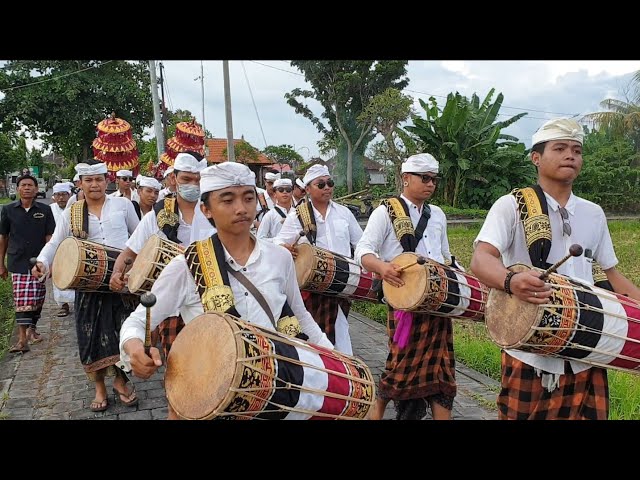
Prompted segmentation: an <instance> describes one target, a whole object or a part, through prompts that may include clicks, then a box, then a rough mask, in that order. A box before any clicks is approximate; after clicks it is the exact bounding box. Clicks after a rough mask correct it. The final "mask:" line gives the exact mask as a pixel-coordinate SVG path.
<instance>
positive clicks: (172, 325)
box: [109, 153, 215, 355]
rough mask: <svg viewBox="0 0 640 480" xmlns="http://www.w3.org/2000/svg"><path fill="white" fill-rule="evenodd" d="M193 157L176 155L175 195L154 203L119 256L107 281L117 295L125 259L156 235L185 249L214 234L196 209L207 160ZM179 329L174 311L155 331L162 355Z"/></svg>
mask: <svg viewBox="0 0 640 480" xmlns="http://www.w3.org/2000/svg"><path fill="white" fill-rule="evenodd" d="M196 156H199V155H198V154H195V155H194V154H193V153H179V154H178V155H177V156H176V160H175V163H174V166H173V168H174V171H173V173H174V174H175V176H176V182H177V184H176V185H177V187H176V188H177V192H178V193H177V195H175V196H167V197H165V198H164V199H162V200H161V201H159V202H157V203H156V204H155V205H154V207H153V210H152V211H151V212H150V213H149V215H145V216H144V218H143V219H142V221H141V222H140V225H138V228H136V231H135V232H134V233H133V235H132V236H131V238H130V239H129V240H128V241H127V246H126V248H125V249H124V250H123V251H122V253H121V254H120V255H119V256H118V260H117V261H116V264H115V266H114V274H113V275H111V281H110V282H109V286H110V288H111V289H112V290H113V291H116V292H120V291H122V290H123V288H124V286H125V281H124V280H121V279H120V278H121V273H122V271H123V270H124V268H125V266H126V265H125V260H126V259H127V258H129V259H130V260H131V261H132V262H133V261H134V260H135V259H136V257H137V256H138V254H139V253H140V251H141V250H142V248H143V247H144V245H145V243H147V240H149V238H150V237H151V236H152V235H154V234H155V235H158V236H159V237H160V238H162V239H165V240H170V241H172V242H174V243H177V244H179V245H182V246H183V247H186V246H188V245H189V244H190V243H191V242H194V241H196V240H201V239H202V238H208V237H210V236H211V235H213V233H215V229H213V227H212V226H211V225H210V224H209V222H208V221H206V219H205V218H204V217H203V215H202V212H200V209H199V208H197V207H198V200H199V198H200V187H199V185H200V172H201V171H202V169H203V168H205V167H206V166H207V161H206V160H205V159H204V158H203V157H201V156H200V158H197V157H196ZM198 216H200V217H202V220H203V221H202V222H200V223H199V224H197V225H196V222H195V221H194V220H195V219H196V218H197V217H198ZM205 227H206V228H205ZM125 280H126V279H125ZM182 327H184V322H183V321H182V319H181V318H180V317H179V316H178V315H177V313H176V312H174V314H173V315H172V316H169V317H168V318H167V319H166V320H165V321H164V322H163V323H162V325H161V326H160V328H159V331H158V332H159V334H160V343H161V344H162V347H163V350H164V353H165V355H168V354H169V350H171V344H172V343H173V340H175V337H176V335H178V333H179V332H180V330H181V329H182Z"/></svg>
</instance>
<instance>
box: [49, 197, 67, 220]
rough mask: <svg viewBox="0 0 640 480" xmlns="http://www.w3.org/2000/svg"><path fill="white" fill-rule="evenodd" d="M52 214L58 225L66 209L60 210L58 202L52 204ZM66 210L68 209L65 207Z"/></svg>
mask: <svg viewBox="0 0 640 480" xmlns="http://www.w3.org/2000/svg"><path fill="white" fill-rule="evenodd" d="M49 206H50V207H51V213H53V219H54V220H55V221H56V225H57V224H58V223H60V216H61V215H62V212H64V208H60V206H59V205H58V204H57V203H56V202H51V205H49ZM65 208H66V207H65Z"/></svg>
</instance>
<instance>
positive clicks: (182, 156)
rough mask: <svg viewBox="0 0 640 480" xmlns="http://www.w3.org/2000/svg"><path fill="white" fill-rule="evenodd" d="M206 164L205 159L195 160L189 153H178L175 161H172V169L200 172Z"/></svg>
mask: <svg viewBox="0 0 640 480" xmlns="http://www.w3.org/2000/svg"><path fill="white" fill-rule="evenodd" d="M206 166H207V159H206V158H203V159H202V160H200V161H198V160H196V157H194V156H193V155H191V154H189V153H179V154H178V155H177V156H176V161H175V162H173V169H174V170H178V171H179V172H190V173H200V171H201V170H202V169H203V168H206Z"/></svg>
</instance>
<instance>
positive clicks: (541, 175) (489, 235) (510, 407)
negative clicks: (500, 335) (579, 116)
mask: <svg viewBox="0 0 640 480" xmlns="http://www.w3.org/2000/svg"><path fill="white" fill-rule="evenodd" d="M582 140H583V130H582V127H581V126H580V125H579V124H578V123H577V122H576V121H575V120H572V119H567V118H559V119H555V120H550V121H548V122H546V123H545V124H544V125H543V126H542V127H541V128H540V129H539V130H538V131H537V132H536V133H535V134H534V135H533V140H532V145H533V146H532V148H531V161H532V162H533V164H534V165H535V166H536V167H537V169H538V184H537V185H535V186H533V187H530V188H522V189H515V190H514V191H513V192H511V193H510V194H507V195H504V196H502V197H501V198H499V199H498V200H497V201H496V202H495V203H494V204H493V206H492V207H491V210H490V211H489V213H488V215H487V218H486V220H485V222H484V225H483V226H482V229H481V230H480V233H479V234H478V236H477V238H476V240H475V242H474V244H475V251H474V253H473V258H472V260H471V269H472V270H473V272H474V274H476V275H477V277H478V279H479V280H480V281H482V282H484V283H485V284H486V285H487V286H488V287H490V288H493V289H499V290H504V291H506V292H507V293H508V294H510V295H514V296H515V297H517V298H518V299H520V300H521V301H523V302H528V303H531V304H537V305H542V304H548V303H549V302H550V299H551V297H552V290H551V289H550V288H549V286H548V284H546V283H545V281H544V280H541V279H540V278H539V276H540V273H539V272H536V271H534V270H527V271H525V272H520V273H514V272H513V271H510V270H508V269H507V268H506V267H505V266H509V265H513V264H514V263H522V264H526V265H533V266H535V267H538V268H541V269H546V268H548V267H550V266H551V265H552V264H553V263H555V262H557V261H558V260H560V259H561V258H563V257H565V256H566V255H567V252H568V251H569V247H570V246H571V245H572V244H575V243H577V244H579V245H581V246H582V247H583V249H584V251H585V253H586V255H584V256H577V257H574V258H571V259H569V261H566V262H565V263H563V264H562V265H561V266H560V267H559V268H558V272H559V273H561V274H564V275H568V276H571V277H575V278H577V279H580V280H583V281H585V282H586V283H590V284H593V283H594V280H595V281H597V280H598V278H597V273H596V269H595V268H594V266H597V264H596V263H595V262H597V263H598V264H599V265H600V267H601V268H602V269H604V273H605V275H606V280H608V282H609V283H610V286H611V287H612V288H613V289H614V290H615V291H616V292H618V293H622V294H626V295H628V296H629V297H632V298H635V299H639V300H640V290H639V289H638V288H637V287H635V286H634V285H633V284H632V283H631V282H630V281H629V280H628V279H627V278H625V277H624V276H623V275H622V274H620V272H618V271H617V270H616V268H615V265H616V264H617V263H618V259H617V258H616V255H615V252H614V249H613V244H612V242H611V236H610V235H609V229H608V227H607V220H606V217H605V215H604V212H603V211H602V208H601V207H600V206H598V205H596V204H594V203H592V202H589V201H587V200H584V199H582V198H580V197H577V196H575V195H574V194H573V192H572V186H573V182H574V181H575V179H576V177H577V176H578V174H579V173H580V170H581V168H582V162H583V159H582ZM525 227H526V228H525ZM594 261H595V262H594ZM596 284H597V283H596ZM488 313H489V312H488V311H487V314H488ZM505 320H507V319H506V318H505ZM608 391H609V389H608V382H607V373H606V370H605V369H603V368H600V367H591V366H590V365H589V364H587V363H584V362H580V361H577V360H564V359H561V358H556V357H552V356H549V355H540V354H536V353H529V352H524V351H519V350H513V349H509V350H503V352H502V390H501V392H500V394H499V395H498V402H497V403H498V410H499V418H501V419H518V420H524V419H603V420H604V419H607V417H608V411H609V393H608Z"/></svg>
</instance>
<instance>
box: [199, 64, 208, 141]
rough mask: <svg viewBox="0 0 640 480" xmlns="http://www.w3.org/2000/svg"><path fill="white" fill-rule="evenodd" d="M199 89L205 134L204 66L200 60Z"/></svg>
mask: <svg viewBox="0 0 640 480" xmlns="http://www.w3.org/2000/svg"><path fill="white" fill-rule="evenodd" d="M200 88H201V89H202V131H203V132H206V131H207V130H206V128H205V126H204V66H203V65H202V60H200Z"/></svg>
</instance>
